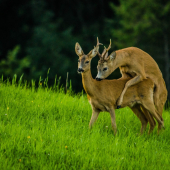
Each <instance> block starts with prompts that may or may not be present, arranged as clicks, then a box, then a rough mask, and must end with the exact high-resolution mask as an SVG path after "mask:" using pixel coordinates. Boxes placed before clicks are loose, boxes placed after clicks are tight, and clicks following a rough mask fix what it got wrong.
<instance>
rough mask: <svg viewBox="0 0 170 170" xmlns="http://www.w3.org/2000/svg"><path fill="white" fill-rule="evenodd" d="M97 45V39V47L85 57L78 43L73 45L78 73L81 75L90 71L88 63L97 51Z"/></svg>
mask: <svg viewBox="0 0 170 170" xmlns="http://www.w3.org/2000/svg"><path fill="white" fill-rule="evenodd" d="M99 45H101V43H99V41H98V38H97V45H96V46H95V47H94V49H93V50H91V51H90V52H89V53H88V54H87V55H86V54H84V52H83V50H82V48H81V46H80V44H79V43H76V45H75V52H76V54H77V55H78V57H79V59H78V70H77V71H78V73H83V72H86V71H88V70H90V63H91V60H92V58H93V57H95V56H96V55H97V53H98V51H99Z"/></svg>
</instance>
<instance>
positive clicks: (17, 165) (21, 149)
mask: <svg viewBox="0 0 170 170" xmlns="http://www.w3.org/2000/svg"><path fill="white" fill-rule="evenodd" d="M91 112H92V110H91V106H90V104H89V103H88V101H87V98H86V96H85V95H69V94H67V95H65V94H64V93H63V92H62V91H58V92H56V91H54V90H52V89H49V88H46V89H42V88H41V87H39V88H38V90H35V88H27V86H26V85H22V86H21V85H19V86H16V84H15V82H14V83H13V85H10V84H9V82H8V83H1V84H0V169H1V170H16V169H24V170H27V169H29V170H30V169H35V170H38V169H40V170H45V169H47V170H54V169H66V170H68V169H69V170H70V169H76V170H77V169H91V170H95V169H96V170H97V169H102V170H104V169H110V170H113V169H124V170H127V169H129V170H134V169H135V170H137V169H140V170H141V169H145V170H146V169H149V170H151V169H154V170H156V169H162V170H165V169H169V167H170V161H169V159H170V132H169V128H170V121H169V120H170V114H169V111H164V113H163V118H164V120H165V130H164V131H163V132H162V134H161V135H159V136H158V135H157V127H156V128H155V130H154V132H153V133H152V134H151V135H150V136H148V135H147V132H146V133H145V134H144V135H142V136H140V135H138V134H139V131H140V126H141V125H140V122H139V120H138V119H137V118H136V116H135V115H134V114H133V113H132V112H131V110H130V109H128V108H124V109H119V110H116V122H117V127H118V134H117V136H114V135H113V132H112V129H111V120H110V115H109V113H101V114H100V115H99V118H98V120H97V122H96V124H95V125H94V127H93V129H92V130H89V129H88V124H89V121H90V118H91ZM107 126H108V127H107ZM148 129H149V128H148V127H147V130H148Z"/></svg>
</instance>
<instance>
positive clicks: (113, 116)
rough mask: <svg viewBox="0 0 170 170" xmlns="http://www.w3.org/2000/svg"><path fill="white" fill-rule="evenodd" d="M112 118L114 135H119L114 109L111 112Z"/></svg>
mask: <svg viewBox="0 0 170 170" xmlns="http://www.w3.org/2000/svg"><path fill="white" fill-rule="evenodd" d="M109 113H110V117H111V123H112V129H113V132H114V135H116V133H117V126H116V116H115V111H114V109H113V108H111V109H110V110H109Z"/></svg>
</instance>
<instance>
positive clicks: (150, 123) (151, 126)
mask: <svg viewBox="0 0 170 170" xmlns="http://www.w3.org/2000/svg"><path fill="white" fill-rule="evenodd" d="M141 109H142V111H143V113H144V115H145V117H146V118H147V120H148V121H149V125H150V126H149V132H148V134H150V133H151V132H152V131H153V129H154V128H155V126H156V122H155V120H154V118H153V117H152V115H151V114H150V113H149V112H148V111H147V110H146V109H145V108H144V107H143V106H142V105H141Z"/></svg>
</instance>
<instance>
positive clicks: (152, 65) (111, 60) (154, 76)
mask: <svg viewBox="0 0 170 170" xmlns="http://www.w3.org/2000/svg"><path fill="white" fill-rule="evenodd" d="M110 48H111V40H110V45H109V47H108V48H107V49H106V48H105V49H104V51H103V53H102V54H100V53H98V55H99V56H100V60H99V62H98V66H97V68H98V74H97V76H96V80H102V79H104V78H106V77H108V76H109V75H110V74H111V73H112V72H113V71H114V70H115V69H117V68H118V67H119V69H120V72H121V74H122V78H127V77H130V79H129V80H128V81H127V82H126V84H125V86H124V88H123V91H122V93H121V95H120V97H119V99H118V101H117V108H120V107H121V105H122V102H123V100H124V95H125V93H126V91H127V89H128V88H130V87H131V86H133V85H135V84H138V83H139V82H141V81H143V80H145V79H146V78H150V79H151V80H152V81H153V82H154V85H155V86H154V104H155V106H156V109H157V111H158V114H159V115H160V117H161V120H162V121H163V119H162V112H163V107H164V105H165V102H166V100H167V89H166V85H165V81H164V79H163V77H162V73H161V71H160V69H159V67H158V65H157V63H156V62H155V60H154V59H153V58H152V57H151V56H150V55H149V54H148V53H146V52H144V51H143V50H141V49H139V48H136V47H128V48H124V49H121V50H117V51H114V52H112V53H111V54H110V55H109V56H108V51H109V49H110ZM122 78H121V79H122Z"/></svg>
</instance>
